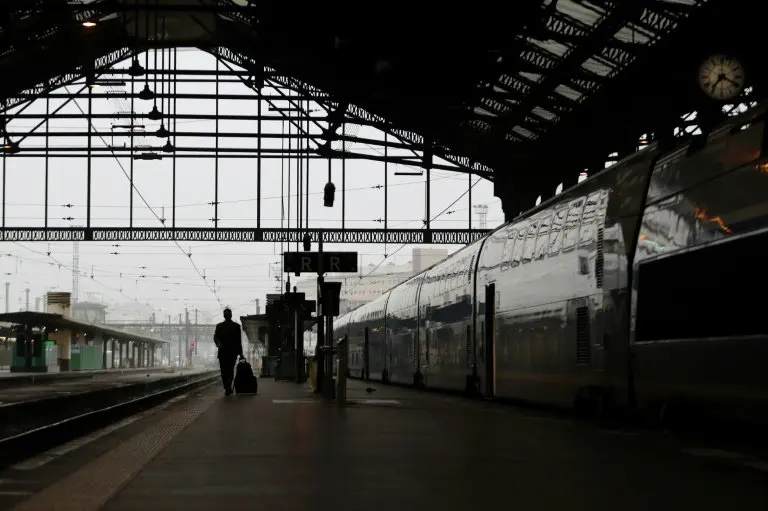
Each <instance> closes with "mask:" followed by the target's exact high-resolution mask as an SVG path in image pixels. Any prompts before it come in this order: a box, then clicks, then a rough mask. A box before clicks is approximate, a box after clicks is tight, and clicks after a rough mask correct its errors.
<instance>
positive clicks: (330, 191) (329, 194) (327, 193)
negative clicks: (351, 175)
mask: <svg viewBox="0 0 768 511" xmlns="http://www.w3.org/2000/svg"><path fill="white" fill-rule="evenodd" d="M335 195H336V185H334V184H333V183H332V182H330V181H328V183H326V185H325V189H324V190H323V206H325V207H326V208H332V207H333V199H334V198H335Z"/></svg>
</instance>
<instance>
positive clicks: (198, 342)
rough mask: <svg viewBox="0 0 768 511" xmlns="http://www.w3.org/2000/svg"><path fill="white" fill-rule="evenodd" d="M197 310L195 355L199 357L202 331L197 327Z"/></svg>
mask: <svg viewBox="0 0 768 511" xmlns="http://www.w3.org/2000/svg"><path fill="white" fill-rule="evenodd" d="M197 324H198V323H197V309H195V353H194V354H195V355H197V353H198V350H199V346H200V335H199V333H200V330H199V329H198V327H197Z"/></svg>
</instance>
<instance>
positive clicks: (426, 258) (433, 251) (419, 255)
mask: <svg viewBox="0 0 768 511" xmlns="http://www.w3.org/2000/svg"><path fill="white" fill-rule="evenodd" d="M446 257H448V251H447V250H446V249H444V248H414V249H413V269H412V270H413V273H419V272H420V271H424V270H426V269H427V268H429V267H430V266H432V265H433V264H435V263H439V262H440V261H442V260H443V259H445V258H446Z"/></svg>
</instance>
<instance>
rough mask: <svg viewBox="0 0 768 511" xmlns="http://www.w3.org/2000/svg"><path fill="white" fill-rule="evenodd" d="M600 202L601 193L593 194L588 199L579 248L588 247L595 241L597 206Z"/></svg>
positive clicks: (580, 232) (582, 220)
mask: <svg viewBox="0 0 768 511" xmlns="http://www.w3.org/2000/svg"><path fill="white" fill-rule="evenodd" d="M599 201H600V192H596V193H593V194H592V195H590V196H589V197H588V198H587V204H586V206H584V216H582V218H581V229H580V230H579V246H583V245H587V244H589V242H591V241H592V240H593V239H595V232H596V229H597V225H596V224H597V218H596V217H597V204H598V202H599Z"/></svg>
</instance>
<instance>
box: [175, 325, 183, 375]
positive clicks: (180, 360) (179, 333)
mask: <svg viewBox="0 0 768 511" xmlns="http://www.w3.org/2000/svg"><path fill="white" fill-rule="evenodd" d="M179 328H181V312H179ZM176 335H178V336H179V367H184V358H183V356H182V348H181V343H182V342H183V340H182V337H183V336H182V335H181V332H180V331H178V329H177V330H176Z"/></svg>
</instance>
